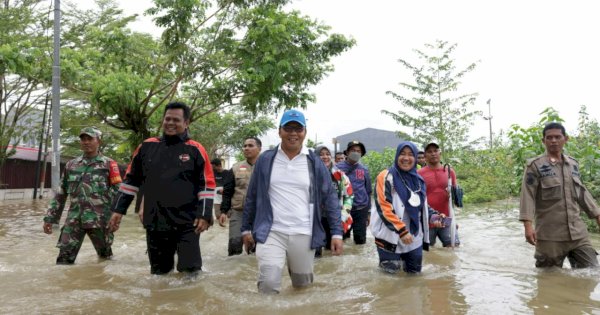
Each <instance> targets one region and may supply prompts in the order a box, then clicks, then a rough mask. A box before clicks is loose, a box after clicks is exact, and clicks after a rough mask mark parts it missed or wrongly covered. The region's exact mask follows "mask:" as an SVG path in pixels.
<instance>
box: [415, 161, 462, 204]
mask: <svg viewBox="0 0 600 315" xmlns="http://www.w3.org/2000/svg"><path fill="white" fill-rule="evenodd" d="M417 172H418V173H419V175H421V177H423V179H424V180H425V186H426V188H427V202H428V203H429V206H430V207H431V208H433V209H434V210H437V211H439V212H440V213H443V214H445V215H447V216H448V215H449V209H448V199H449V196H448V172H447V171H446V170H445V169H444V168H443V167H439V168H430V167H429V166H427V165H426V166H424V167H422V168H421V169H419V170H417ZM450 176H451V177H452V186H456V173H454V170H453V169H451V170H450Z"/></svg>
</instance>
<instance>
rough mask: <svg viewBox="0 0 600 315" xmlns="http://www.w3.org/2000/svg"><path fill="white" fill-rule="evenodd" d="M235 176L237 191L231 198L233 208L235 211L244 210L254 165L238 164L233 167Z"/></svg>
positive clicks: (243, 162)
mask: <svg viewBox="0 0 600 315" xmlns="http://www.w3.org/2000/svg"><path fill="white" fill-rule="evenodd" d="M231 170H232V171H233V176H234V177H235V191H234V193H233V197H232V198H231V208H232V209H233V210H237V211H242V210H244V201H245V200H246V192H247V191H248V185H249V184H250V176H252V171H254V165H251V164H250V163H248V162H247V161H242V162H237V163H235V164H233V167H231Z"/></svg>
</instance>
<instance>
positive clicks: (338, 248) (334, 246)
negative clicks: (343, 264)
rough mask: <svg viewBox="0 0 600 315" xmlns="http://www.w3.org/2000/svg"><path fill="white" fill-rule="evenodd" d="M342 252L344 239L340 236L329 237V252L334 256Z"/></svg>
mask: <svg viewBox="0 0 600 315" xmlns="http://www.w3.org/2000/svg"><path fill="white" fill-rule="evenodd" d="M343 252H344V241H342V239H340V238H332V239H331V254H333V255H334V256H338V255H341V254H342V253H343Z"/></svg>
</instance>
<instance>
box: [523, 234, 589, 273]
mask: <svg viewBox="0 0 600 315" xmlns="http://www.w3.org/2000/svg"><path fill="white" fill-rule="evenodd" d="M597 255H598V253H596V250H594V248H593V247H592V243H590V240H589V239H588V238H580V239H578V240H574V241H562V242H555V241H543V240H537V243H536V246H535V254H534V256H533V257H535V266H536V267H538V268H545V267H559V268H561V267H562V266H563V262H564V261H565V258H567V259H569V263H570V264H571V268H573V269H576V268H586V267H598V258H597V257H596V256H597Z"/></svg>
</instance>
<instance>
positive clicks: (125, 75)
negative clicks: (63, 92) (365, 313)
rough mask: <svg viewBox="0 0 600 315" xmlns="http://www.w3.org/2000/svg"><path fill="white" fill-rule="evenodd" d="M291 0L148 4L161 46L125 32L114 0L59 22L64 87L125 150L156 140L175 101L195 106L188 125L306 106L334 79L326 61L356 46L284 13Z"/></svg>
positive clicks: (185, 0) (190, 0) (104, 0)
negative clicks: (214, 116) (165, 110)
mask: <svg viewBox="0 0 600 315" xmlns="http://www.w3.org/2000/svg"><path fill="white" fill-rule="evenodd" d="M287 2H289V1H283V0H281V1H238V0H228V1H227V0H226V1H223V0H221V1H202V0H155V1H154V7H152V8H150V9H149V10H147V14H149V15H150V16H153V17H154V22H155V23H156V25H157V26H159V27H161V28H162V29H163V33H162V37H161V39H160V40H154V39H153V38H152V37H151V36H149V35H147V34H139V33H134V32H131V31H130V30H129V29H128V28H127V24H128V23H129V22H131V21H132V20H134V19H135V16H123V15H122V12H121V10H119V9H117V7H116V5H115V3H114V2H113V1H111V0H101V1H98V2H97V3H98V5H99V10H98V11H85V12H81V11H77V10H75V9H74V10H73V11H72V13H71V14H70V15H69V17H68V18H67V19H66V22H65V25H66V28H67V29H68V30H67V31H66V35H65V41H64V42H65V44H64V45H65V47H64V50H63V56H64V60H65V66H64V68H63V69H64V70H63V72H64V73H67V78H66V79H65V82H64V86H65V87H66V88H67V89H69V90H70V91H71V92H72V93H74V94H76V95H77V96H78V97H79V98H80V99H82V100H85V101H87V102H89V103H91V104H92V106H93V108H94V111H95V112H96V113H97V114H98V115H99V117H101V118H102V120H103V121H104V122H105V123H107V124H109V125H110V126H112V127H114V128H118V129H122V130H128V131H132V133H131V138H130V143H131V144H132V145H136V144H137V143H139V141H140V140H141V139H143V138H146V137H149V136H150V135H152V134H156V132H157V131H158V130H157V129H156V127H155V126H159V125H160V124H156V123H154V122H155V121H157V120H159V119H160V116H161V115H162V112H161V110H159V109H160V108H162V106H164V105H165V104H166V103H167V102H168V101H170V100H172V99H175V98H177V99H181V100H184V101H186V102H187V103H188V104H190V105H191V107H192V121H195V120H197V119H199V118H201V117H203V116H206V115H209V114H210V113H213V112H217V111H219V112H236V113H248V115H254V114H257V113H264V114H267V113H271V112H275V111H276V110H278V109H280V108H290V107H305V106H306V104H307V103H308V102H309V101H312V100H313V99H314V97H313V95H311V94H309V93H308V92H306V91H307V90H308V87H309V86H310V85H313V84H316V83H317V82H319V81H320V80H321V79H322V78H323V77H324V76H325V75H326V74H327V73H328V72H330V71H331V70H332V66H331V64H330V63H329V61H330V59H331V58H332V57H333V56H336V55H338V54H340V53H342V52H343V51H345V50H347V49H349V48H350V47H351V46H352V45H353V44H354V41H353V40H351V39H347V38H345V37H344V36H342V35H338V34H331V35H328V33H327V32H328V30H329V28H328V27H326V26H324V25H321V24H318V23H317V22H315V21H312V20H310V19H309V18H308V17H303V16H300V14H299V13H298V12H295V11H292V12H285V11H284V10H283V6H284V5H285V4H286V3H287Z"/></svg>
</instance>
